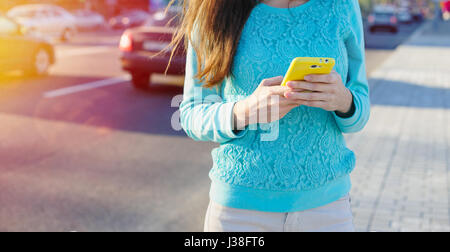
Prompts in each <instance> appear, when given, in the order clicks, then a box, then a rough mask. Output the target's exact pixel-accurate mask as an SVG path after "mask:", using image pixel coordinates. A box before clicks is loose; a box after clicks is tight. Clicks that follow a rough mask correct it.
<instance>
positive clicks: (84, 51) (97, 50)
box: [56, 46, 116, 57]
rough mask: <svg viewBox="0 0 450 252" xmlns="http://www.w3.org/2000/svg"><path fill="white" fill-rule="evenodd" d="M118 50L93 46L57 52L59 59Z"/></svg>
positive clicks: (59, 49) (60, 49)
mask: <svg viewBox="0 0 450 252" xmlns="http://www.w3.org/2000/svg"><path fill="white" fill-rule="evenodd" d="M114 49H116V48H115V47H111V46H91V47H83V48H75V49H63V48H58V49H57V51H56V56H57V57H70V56H82V55H87V54H96V53H104V52H108V51H111V50H114Z"/></svg>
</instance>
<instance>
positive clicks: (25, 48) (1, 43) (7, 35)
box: [0, 15, 55, 76]
mask: <svg viewBox="0 0 450 252" xmlns="http://www.w3.org/2000/svg"><path fill="white" fill-rule="evenodd" d="M54 62H55V55H54V50H53V47H52V45H51V44H50V43H49V42H47V41H46V40H44V39H41V38H38V37H34V36H32V35H28V34H25V32H24V30H23V29H22V27H21V26H20V25H19V24H17V23H16V22H14V21H13V20H11V19H9V18H7V17H5V16H1V15H0V71H1V72H2V73H6V72H9V71H14V70H22V71H24V73H25V74H27V75H35V76H40V75H46V74H47V72H48V70H49V68H50V66H51V65H52V64H53V63H54Z"/></svg>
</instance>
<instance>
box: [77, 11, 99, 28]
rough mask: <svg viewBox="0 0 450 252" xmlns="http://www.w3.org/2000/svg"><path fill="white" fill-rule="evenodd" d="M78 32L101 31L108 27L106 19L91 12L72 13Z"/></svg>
mask: <svg viewBox="0 0 450 252" xmlns="http://www.w3.org/2000/svg"><path fill="white" fill-rule="evenodd" d="M72 14H73V15H74V17H75V21H76V26H77V29H78V30H93V29H100V28H104V27H105V26H106V21H105V18H104V17H103V16H102V15H100V14H99V13H97V12H94V11H90V10H76V11H74V12H72Z"/></svg>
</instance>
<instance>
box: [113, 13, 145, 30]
mask: <svg viewBox="0 0 450 252" xmlns="http://www.w3.org/2000/svg"><path fill="white" fill-rule="evenodd" d="M149 18H150V14H149V13H147V12H145V11H142V10H128V11H125V12H124V13H122V14H120V15H118V16H115V17H113V18H111V19H110V20H109V26H110V27H111V28H112V29H127V28H131V27H137V26H140V25H143V24H144V23H145V22H146V21H147V20H148V19H149Z"/></svg>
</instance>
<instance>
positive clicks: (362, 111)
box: [334, 0, 370, 133]
mask: <svg viewBox="0 0 450 252" xmlns="http://www.w3.org/2000/svg"><path fill="white" fill-rule="evenodd" d="M349 2H350V5H351V8H350V19H349V22H350V31H349V33H348V34H347V36H346V38H345V45H346V47H347V53H348V60H349V69H348V77H347V80H346V86H347V88H348V89H349V90H350V91H351V93H352V94H353V102H354V106H355V113H354V114H353V116H351V117H348V118H342V117H339V116H338V115H337V114H336V113H334V116H335V119H336V122H337V124H338V126H339V128H340V129H341V130H342V132H344V133H355V132H358V131H361V130H362V129H363V128H364V127H365V126H366V124H367V122H368V121H369V117H370V98H369V84H368V81H367V75H366V65H365V45H364V30H363V23H362V16H361V9H360V6H359V2H358V0H349Z"/></svg>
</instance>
